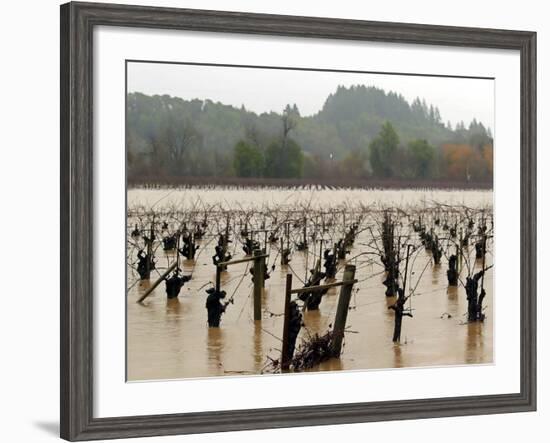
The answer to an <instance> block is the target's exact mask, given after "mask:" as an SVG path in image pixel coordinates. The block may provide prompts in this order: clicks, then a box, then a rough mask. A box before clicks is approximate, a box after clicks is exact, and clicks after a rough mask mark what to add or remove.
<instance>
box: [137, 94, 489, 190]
mask: <svg viewBox="0 0 550 443" xmlns="http://www.w3.org/2000/svg"><path fill="white" fill-rule="evenodd" d="M127 167H128V171H127V172H128V177H129V179H131V180H132V181H133V182H138V183H139V182H141V181H143V182H146V181H148V180H149V181H151V180H153V181H154V180H155V179H157V178H167V177H171V178H174V179H178V178H181V179H183V178H185V177H217V178H220V177H221V178H223V177H243V178H256V179H261V178H270V179H274V178H275V179H277V178H280V179H322V178H335V179H337V178H346V179H355V180H365V181H368V179H370V178H376V179H394V180H395V179H401V180H408V181H414V180H420V179H437V180H446V179H449V180H453V181H459V182H460V181H464V182H469V181H478V182H486V183H489V182H492V174H493V139H492V134H491V131H490V130H489V129H488V128H486V127H484V125H483V124H481V123H480V122H477V121H476V120H475V119H474V120H472V121H471V122H467V123H464V122H460V123H458V124H457V125H455V126H454V127H452V126H451V124H450V123H449V122H447V123H445V122H443V121H442V117H441V115H440V111H439V109H438V108H437V106H435V105H433V104H428V103H426V101H425V100H423V99H422V98H417V99H415V100H414V101H413V102H412V103H409V102H407V100H405V99H404V97H403V96H401V95H398V94H396V93H393V92H385V91H384V90H382V89H378V88H376V87H366V86H363V85H358V86H352V87H349V88H347V87H343V86H340V87H338V88H337V90H336V91H335V92H334V93H333V94H331V95H329V96H328V97H327V99H326V101H325V104H324V106H323V107H322V109H321V110H320V111H319V112H318V113H317V114H315V115H313V116H307V117H304V116H301V115H300V111H299V109H298V108H297V107H296V105H293V104H289V105H287V106H286V108H285V109H282V110H281V113H275V112H270V113H262V114H259V115H258V114H256V113H254V112H251V111H248V110H247V109H246V108H245V106H244V105H243V106H242V107H241V108H236V107H234V106H228V105H224V104H223V103H214V102H212V101H210V100H208V99H205V100H199V99H195V100H183V99H181V98H177V97H170V96H167V95H163V96H159V95H155V96H148V95H144V94H141V93H139V92H134V93H130V94H128V97H127Z"/></svg>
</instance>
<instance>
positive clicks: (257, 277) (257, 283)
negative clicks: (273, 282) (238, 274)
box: [254, 249, 264, 320]
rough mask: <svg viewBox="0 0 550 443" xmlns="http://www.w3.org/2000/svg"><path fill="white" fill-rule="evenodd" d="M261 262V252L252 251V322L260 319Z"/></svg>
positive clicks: (262, 259)
mask: <svg viewBox="0 0 550 443" xmlns="http://www.w3.org/2000/svg"><path fill="white" fill-rule="evenodd" d="M260 256H261V257H260ZM263 261H264V258H263V253H262V251H261V250H260V249H256V250H255V251H254V320H261V319H262V287H263V286H264V285H263V279H264V274H263V272H262V268H263V266H262V262H263Z"/></svg>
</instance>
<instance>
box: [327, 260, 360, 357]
mask: <svg viewBox="0 0 550 443" xmlns="http://www.w3.org/2000/svg"><path fill="white" fill-rule="evenodd" d="M342 279H343V281H351V282H352V283H350V284H346V285H343V286H342V288H341V289H340V296H339V297H338V308H337V310H336V317H335V319H334V329H333V338H332V352H333V354H334V357H340V354H341V352H342V342H343V340H344V330H345V328H346V320H347V318H348V309H349V302H350V299H351V290H352V288H353V281H354V279H355V265H346V267H345V268H344V276H343V278H342Z"/></svg>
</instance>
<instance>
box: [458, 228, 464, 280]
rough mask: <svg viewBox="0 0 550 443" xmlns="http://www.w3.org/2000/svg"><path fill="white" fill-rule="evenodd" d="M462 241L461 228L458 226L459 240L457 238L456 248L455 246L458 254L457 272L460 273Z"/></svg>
mask: <svg viewBox="0 0 550 443" xmlns="http://www.w3.org/2000/svg"><path fill="white" fill-rule="evenodd" d="M463 241H464V239H463V237H462V228H460V240H459V243H458V248H457V251H458V252H457V254H458V257H457V258H458V274H459V275H460V273H461V272H462V242H463Z"/></svg>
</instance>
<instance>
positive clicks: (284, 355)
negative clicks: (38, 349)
mask: <svg viewBox="0 0 550 443" xmlns="http://www.w3.org/2000/svg"><path fill="white" fill-rule="evenodd" d="M291 291H292V274H287V275H286V291H285V311H284V312H285V317H284V321H283V350H282V352H281V369H282V370H283V371H285V370H287V369H288V367H289V365H290V356H289V355H288V345H289V343H288V328H289V325H290V296H291Z"/></svg>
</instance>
